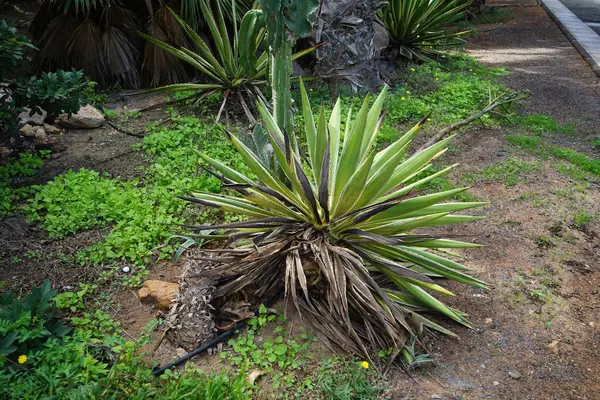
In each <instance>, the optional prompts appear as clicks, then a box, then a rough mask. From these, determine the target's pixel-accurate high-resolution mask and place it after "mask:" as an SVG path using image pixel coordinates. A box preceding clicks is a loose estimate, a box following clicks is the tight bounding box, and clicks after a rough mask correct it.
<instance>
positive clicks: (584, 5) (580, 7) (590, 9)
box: [560, 0, 600, 35]
mask: <svg viewBox="0 0 600 400" xmlns="http://www.w3.org/2000/svg"><path fill="white" fill-rule="evenodd" d="M560 2H561V3H563V4H564V5H565V6H567V8H568V9H569V10H570V11H571V12H572V13H573V14H575V15H576V16H577V18H579V19H580V20H582V21H583V22H584V23H585V24H586V25H587V26H589V27H590V28H592V29H593V30H594V31H596V33H598V34H599V35H600V0H560Z"/></svg>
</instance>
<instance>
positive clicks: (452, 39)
mask: <svg viewBox="0 0 600 400" xmlns="http://www.w3.org/2000/svg"><path fill="white" fill-rule="evenodd" d="M468 5H469V3H462V4H461V1H460V0H451V1H446V0H391V1H390V2H388V4H387V5H385V6H384V7H383V8H382V9H381V11H380V12H379V16H380V18H381V20H382V21H383V23H384V25H385V28H386V29H387V31H388V33H389V36H390V46H391V47H392V48H393V49H395V50H397V51H398V53H400V55H402V56H403V57H406V58H408V59H413V58H418V59H427V58H428V56H429V55H432V54H436V53H437V52H438V49H439V48H440V47H446V46H451V45H456V44H457V43H458V38H459V37H460V36H463V35H465V34H466V33H468V32H456V31H453V30H452V27H451V24H452V23H454V22H456V21H458V20H460V19H461V18H463V17H464V9H465V7H467V6H468Z"/></svg>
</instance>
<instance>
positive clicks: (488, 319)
mask: <svg viewBox="0 0 600 400" xmlns="http://www.w3.org/2000/svg"><path fill="white" fill-rule="evenodd" d="M493 322H494V321H493V320H492V319H491V318H486V319H485V324H486V325H491V324H492V323H493Z"/></svg>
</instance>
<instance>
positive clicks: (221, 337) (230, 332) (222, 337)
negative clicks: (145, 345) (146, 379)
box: [152, 320, 246, 376]
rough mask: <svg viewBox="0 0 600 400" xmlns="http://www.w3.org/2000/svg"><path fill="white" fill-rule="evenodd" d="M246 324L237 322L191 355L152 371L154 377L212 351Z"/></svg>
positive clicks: (243, 321) (244, 321)
mask: <svg viewBox="0 0 600 400" xmlns="http://www.w3.org/2000/svg"><path fill="white" fill-rule="evenodd" d="M245 323H246V320H242V321H238V322H236V324H235V325H234V326H233V328H230V329H229V330H226V331H225V332H223V333H221V334H220V335H219V336H217V337H216V338H214V339H212V340H209V341H208V342H205V343H204V344H203V345H202V346H200V347H198V348H197V349H196V350H194V351H192V352H191V353H188V354H186V355H185V356H183V357H181V358H180V359H179V360H176V361H173V362H172V363H170V364H167V365H165V366H164V367H160V368H158V367H157V368H158V369H155V370H154V371H152V374H154V376H159V375H162V374H163V372H165V371H166V370H168V369H171V368H173V367H177V366H178V365H181V364H183V363H184V362H186V361H187V360H189V359H190V358H192V357H194V356H197V355H198V354H200V353H203V352H205V351H206V350H208V349H210V348H211V347H214V346H216V345H217V344H219V343H221V342H223V341H224V340H225V339H227V338H229V337H230V336H233V334H234V333H235V331H236V330H238V329H240V328H241V327H242V326H244V324H245Z"/></svg>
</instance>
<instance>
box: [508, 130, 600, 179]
mask: <svg viewBox="0 0 600 400" xmlns="http://www.w3.org/2000/svg"><path fill="white" fill-rule="evenodd" d="M506 140H507V141H508V142H510V143H512V144H514V145H516V146H517V147H519V148H521V149H523V150H525V151H527V152H529V153H531V154H534V155H537V156H540V157H544V158H545V157H550V156H551V157H554V158H556V159H558V160H564V161H568V162H569V163H571V164H573V165H574V166H576V167H578V168H580V169H581V170H583V171H586V172H589V173H591V174H593V175H595V176H597V177H600V159H593V158H590V157H588V156H586V155H585V154H581V153H579V152H577V151H575V150H573V149H569V148H567V147H561V146H552V145H548V144H545V143H543V141H542V138H539V137H531V136H519V135H510V136H507V138H506Z"/></svg>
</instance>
